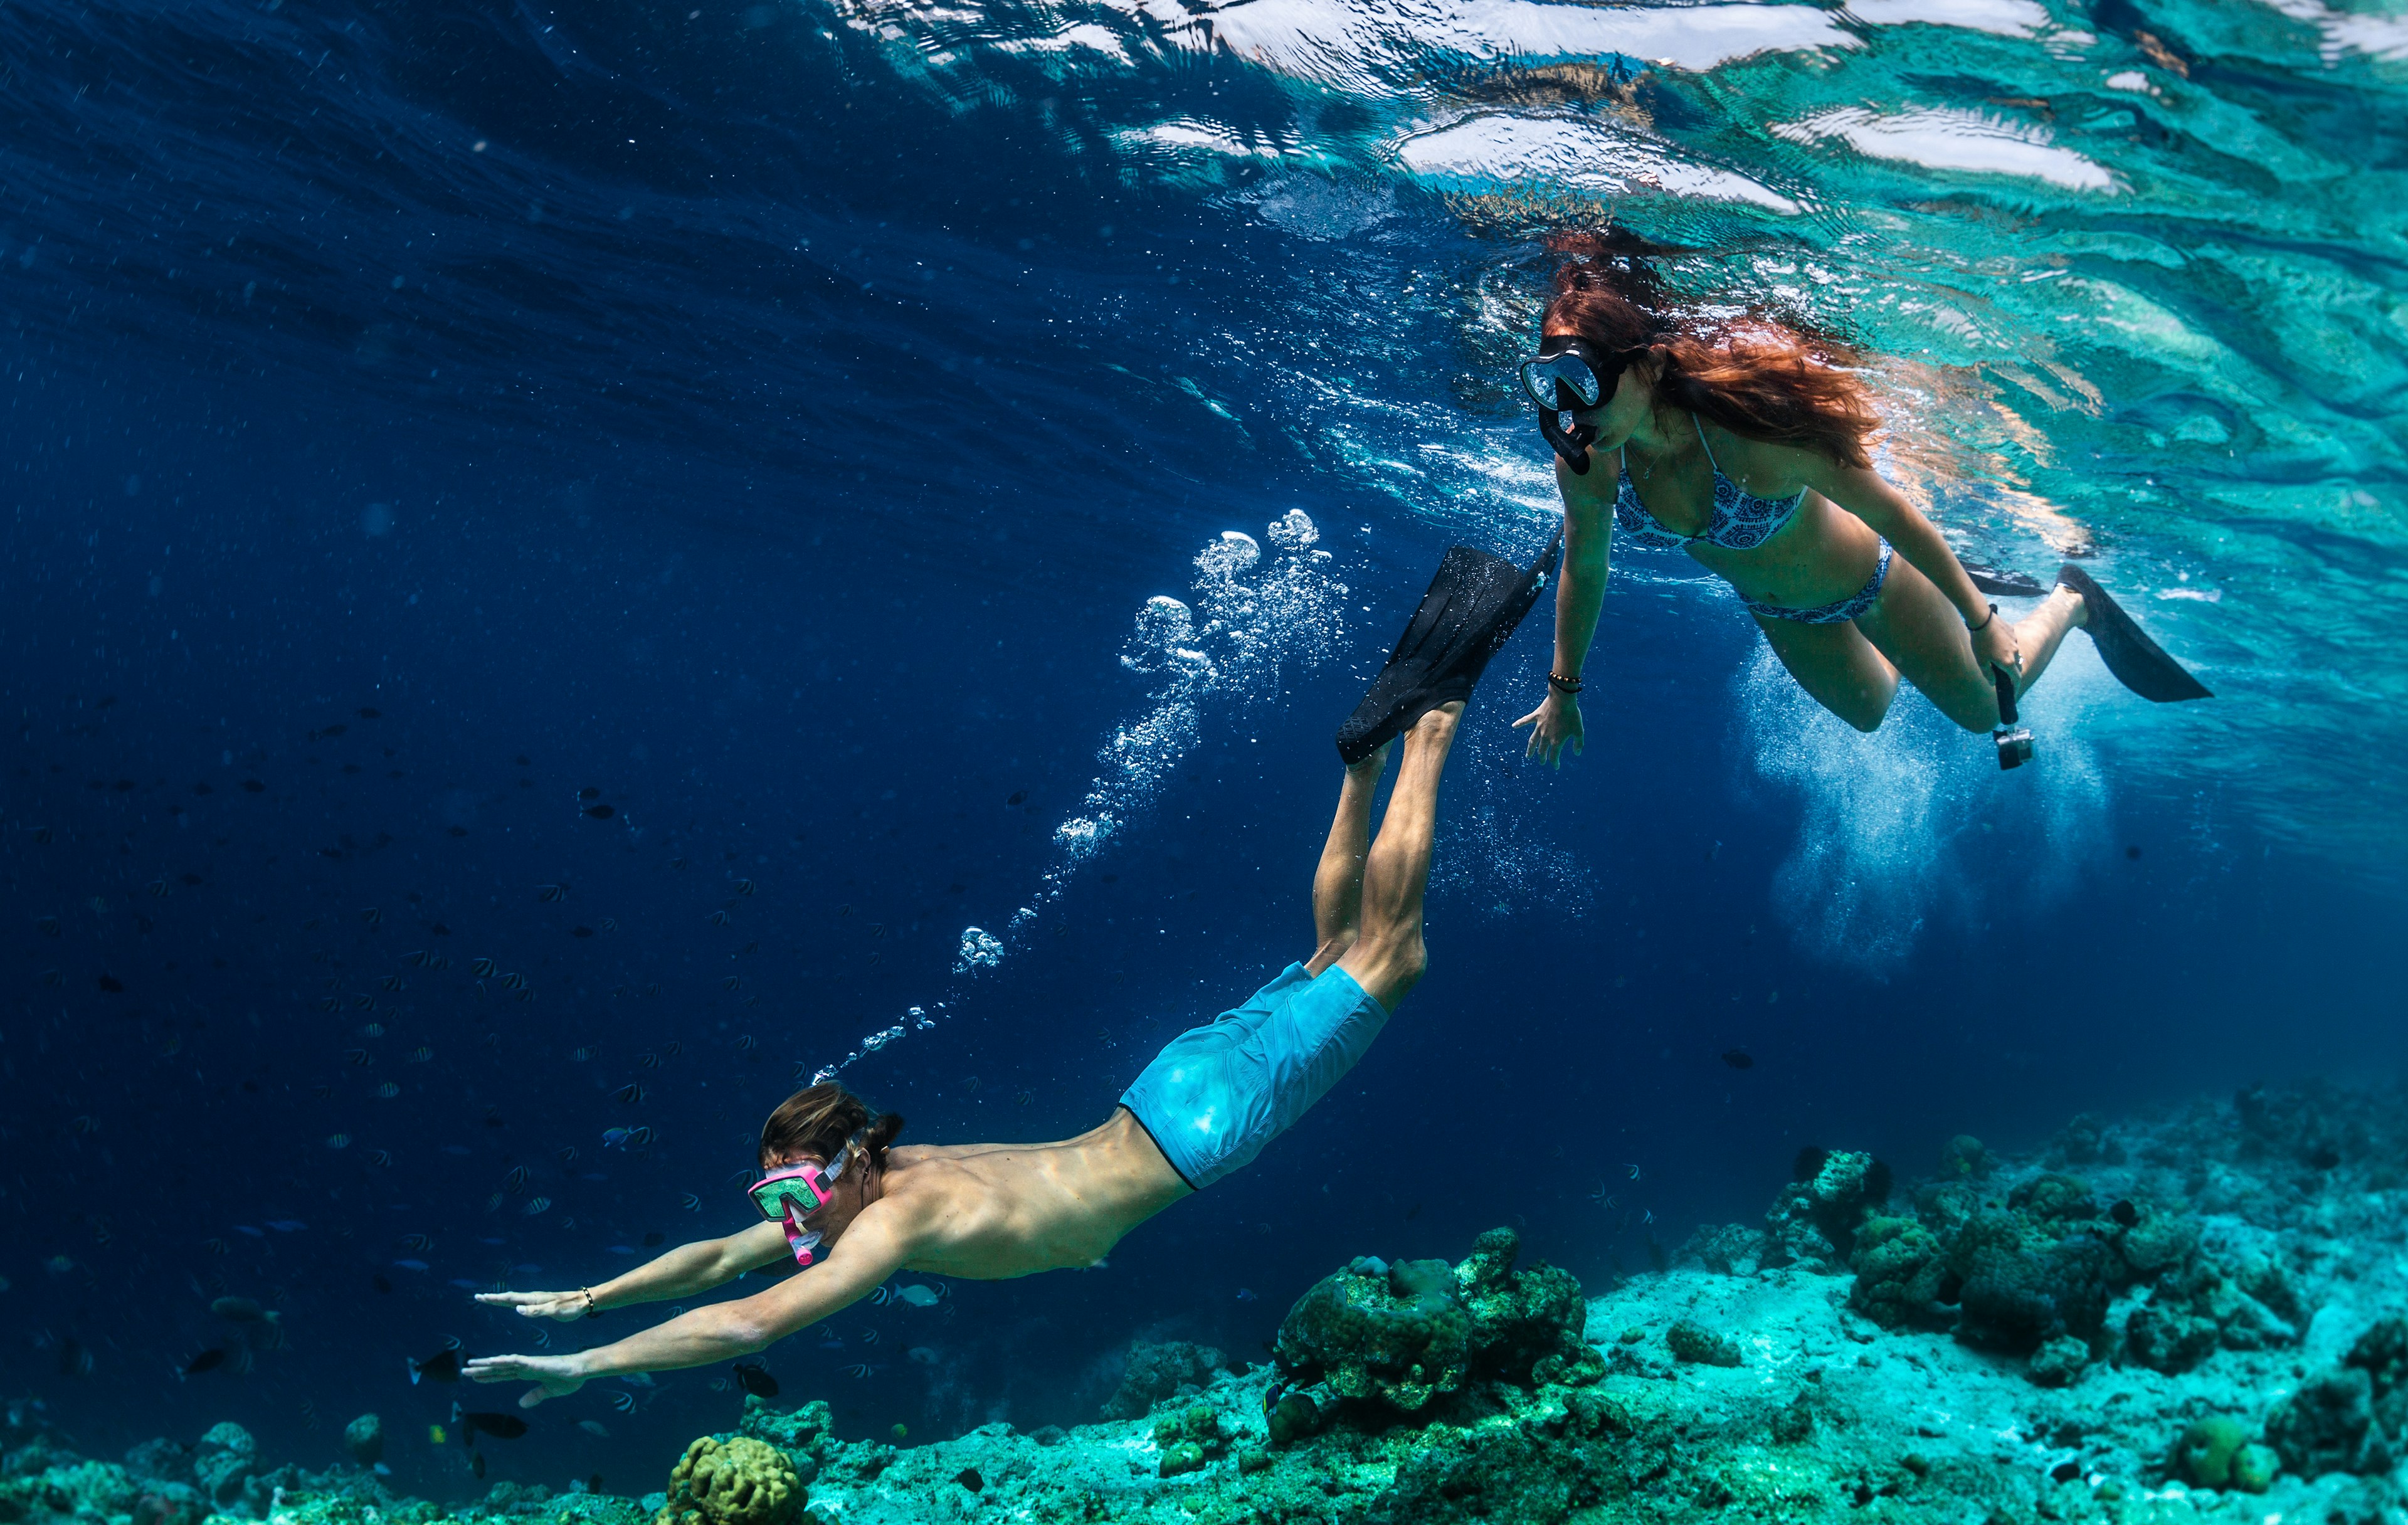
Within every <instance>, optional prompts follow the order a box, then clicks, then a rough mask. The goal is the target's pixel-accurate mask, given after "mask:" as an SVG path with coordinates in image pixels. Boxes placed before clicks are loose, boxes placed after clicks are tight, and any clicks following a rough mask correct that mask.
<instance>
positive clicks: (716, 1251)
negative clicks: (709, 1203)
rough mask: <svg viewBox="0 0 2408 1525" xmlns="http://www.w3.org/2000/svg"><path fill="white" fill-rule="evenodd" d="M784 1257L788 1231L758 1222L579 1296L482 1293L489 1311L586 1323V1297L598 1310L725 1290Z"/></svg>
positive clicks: (648, 1263) (683, 1248)
mask: <svg viewBox="0 0 2408 1525" xmlns="http://www.w3.org/2000/svg"><path fill="white" fill-rule="evenodd" d="M785 1254H786V1230H784V1229H783V1228H782V1227H781V1226H780V1225H778V1224H775V1223H756V1224H754V1225H753V1227H751V1228H750V1229H744V1230H738V1232H736V1233H732V1234H729V1235H728V1236H727V1237H726V1238H724V1239H697V1240H695V1242H694V1243H693V1244H680V1245H679V1246H678V1247H677V1248H675V1249H673V1250H671V1251H669V1252H668V1253H667V1254H666V1255H662V1256H657V1257H655V1258H653V1259H650V1260H647V1261H645V1262H644V1263H643V1264H642V1265H639V1266H638V1267H637V1268H636V1269H635V1270H633V1271H630V1272H628V1273H625V1274H624V1275H619V1276H613V1277H611V1278H610V1279H609V1281H606V1282H598V1283H596V1284H595V1285H594V1286H593V1287H591V1288H583V1289H581V1290H579V1291H575V1292H480V1293H478V1294H477V1301H478V1302H482V1303H484V1304H486V1305H487V1306H488V1307H497V1308H516V1309H517V1310H518V1311H519V1313H520V1314H521V1315H522V1316H525V1317H528V1318H558V1319H562V1320H564V1321H566V1320H568V1319H573V1318H582V1317H584V1316H586V1314H587V1312H588V1307H587V1303H586V1301H585V1298H586V1293H587V1292H591V1293H592V1294H593V1297H594V1302H593V1304H592V1307H593V1308H594V1309H595V1310H599V1309H606V1308H624V1307H626V1306H628V1305H629V1304H631V1303H636V1302H668V1301H669V1300H670V1299H672V1298H681V1297H692V1296H693V1295H694V1294H695V1293H696V1292H708V1291H710V1289H711V1288H714V1287H724V1286H725V1285H726V1284H728V1283H729V1282H732V1281H734V1280H735V1279H736V1278H737V1277H738V1276H741V1275H742V1274H744V1273H746V1272H748V1271H752V1270H755V1269H757V1268H759V1267H761V1266H766V1265H776V1264H777V1263H778V1261H779V1260H780V1259H782V1258H783V1257H784V1256H785Z"/></svg>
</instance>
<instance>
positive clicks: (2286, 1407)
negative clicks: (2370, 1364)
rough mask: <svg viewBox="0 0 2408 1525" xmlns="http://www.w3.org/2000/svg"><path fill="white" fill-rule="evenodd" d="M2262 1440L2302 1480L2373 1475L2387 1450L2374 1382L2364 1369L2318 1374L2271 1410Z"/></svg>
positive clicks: (2386, 1456) (2383, 1462)
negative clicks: (2377, 1416) (2340, 1474)
mask: <svg viewBox="0 0 2408 1525" xmlns="http://www.w3.org/2000/svg"><path fill="white" fill-rule="evenodd" d="M2266 1441H2267V1444H2269V1445H2271V1446H2273V1448H2274V1452H2275V1454H2276V1455H2277V1456H2279V1457H2281V1458H2282V1459H2283V1465H2284V1466H2285V1467H2286V1468H2288V1469H2290V1470H2291V1471H2292V1472H2296V1473H2298V1474H2300V1475H2301V1476H2304V1477H2318V1476H2322V1475H2324V1474H2326V1473H2329V1472H2355V1473H2376V1472H2382V1471H2385V1470H2386V1469H2387V1468H2388V1467H2389V1466H2390V1464H2391V1460H2390V1450H2389V1448H2388V1447H2387V1446H2386V1445H2385V1444H2384V1437H2383V1432H2382V1431H2380V1430H2377V1429H2376V1428H2375V1425H2374V1382H2373V1379H2372V1377H2371V1376H2370V1375H2369V1374H2367V1373H2366V1372H2365V1371H2364V1370H2363V1369H2362V1368H2358V1367H2343V1368H2340V1369H2338V1370H2335V1371H2329V1372H2324V1373H2320V1374H2317V1375H2315V1376H2313V1377H2310V1378H2309V1379H2308V1380H2307V1381H2305V1382H2302V1383H2301V1384H2300V1388H2299V1390H2298V1391H2296V1392H2294V1393H2292V1394H2291V1396H2289V1397H2288V1398H2286V1399H2284V1400H2283V1401H2282V1402H2281V1403H2277V1404H2275V1405H2274V1410H2273V1412H2272V1414H2269V1415H2268V1416H2267V1417H2266Z"/></svg>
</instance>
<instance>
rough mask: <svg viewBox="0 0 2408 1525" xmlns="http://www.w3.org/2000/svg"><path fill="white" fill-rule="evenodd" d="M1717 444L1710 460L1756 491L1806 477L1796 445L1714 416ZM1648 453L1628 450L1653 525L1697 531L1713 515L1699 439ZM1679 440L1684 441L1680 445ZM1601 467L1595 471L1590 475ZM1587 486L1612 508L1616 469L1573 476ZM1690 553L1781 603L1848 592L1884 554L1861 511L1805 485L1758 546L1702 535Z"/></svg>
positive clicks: (1748, 593) (1773, 492)
mask: <svg viewBox="0 0 2408 1525" xmlns="http://www.w3.org/2000/svg"><path fill="white" fill-rule="evenodd" d="M1705 427H1706V429H1707V430H1708V431H1710V432H1709V435H1708V438H1709V439H1711V440H1712V442H1713V460H1714V462H1715V463H1718V464H1719V465H1720V466H1721V467H1722V470H1723V474H1724V475H1725V476H1727V477H1728V478H1730V479H1731V481H1732V482H1735V483H1737V484H1738V486H1739V488H1740V490H1741V491H1742V492H1745V493H1752V494H1754V495H1756V496H1758V497H1770V498H1783V497H1787V496H1790V495H1792V494H1794V493H1796V492H1797V491H1798V490H1799V488H1800V487H1801V486H1803V485H1804V484H1803V483H1802V482H1799V480H1798V477H1797V473H1796V472H1795V471H1794V470H1793V469H1786V468H1789V467H1790V466H1791V465H1792V463H1791V462H1790V461H1788V460H1786V459H1785V457H1787V456H1790V455H1792V454H1793V452H1790V451H1786V450H1784V449H1783V448H1782V447H1780V446H1777V445H1766V444H1763V443H1761V442H1760V441H1757V440H1754V439H1746V438H1744V437H1742V436H1740V435H1736V434H1732V433H1731V432H1730V431H1728V430H1727V429H1725V428H1723V427H1721V426H1720V425H1718V424H1705ZM1670 438H1671V439H1673V440H1674V441H1676V442H1678V443H1676V446H1675V448H1674V449H1673V450H1671V451H1670V452H1669V453H1666V454H1664V455H1659V456H1657V457H1656V458H1655V459H1653V460H1651V459H1649V458H1647V457H1645V456H1642V455H1641V453H1639V452H1638V451H1636V450H1631V451H1627V452H1625V454H1626V456H1627V468H1628V469H1629V472H1630V483H1631V485H1632V486H1633V487H1634V488H1636V489H1637V490H1638V493H1639V501H1640V502H1641V504H1643V505H1644V506H1645V507H1646V509H1647V511H1648V512H1649V513H1651V514H1653V515H1655V516H1656V522H1657V523H1658V524H1661V525H1663V526H1664V527H1665V528H1667V529H1670V530H1672V531H1673V532H1675V533H1676V534H1682V535H1696V534H1700V533H1702V532H1703V531H1704V530H1705V528H1706V526H1707V525H1709V524H1710V523H1712V522H1713V493H1714V479H1713V465H1710V464H1709V463H1708V461H1707V458H1706V453H1705V451H1704V450H1703V449H1702V448H1700V447H1699V444H1698V442H1697V440H1696V439H1695V438H1694V437H1693V438H1691V439H1687V440H1685V441H1682V440H1681V437H1680V435H1679V434H1678V433H1673V434H1671V436H1670ZM1683 444H1684V445H1685V448H1680V447H1681V445H1683ZM1596 475H1598V474H1597V473H1592V476H1593V477H1594V476H1596ZM1570 480H1571V481H1572V482H1575V483H1578V484H1579V486H1581V487H1584V488H1586V489H1587V490H1588V491H1590V492H1597V493H1601V494H1602V495H1603V496H1604V499H1605V503H1606V506H1607V507H1608V508H1609V509H1610V508H1611V506H1612V502H1613V494H1614V493H1615V492H1616V491H1617V490H1618V487H1619V475H1618V473H1617V474H1616V475H1615V476H1613V477H1608V478H1606V479H1605V480H1604V481H1602V482H1595V483H1592V482H1590V481H1587V480H1584V479H1582V478H1578V477H1574V478H1571V479H1570ZM1687 549H1688V552H1689V554H1690V556H1691V557H1692V558H1693V559H1694V560H1696V561H1697V562H1698V564H1699V565H1700V566H1702V567H1704V568H1706V569H1707V570H1708V571H1711V572H1713V573H1714V574H1715V575H1716V576H1718V577H1721V578H1722V579H1723V580H1724V581H1726V582H1727V583H1730V585H1731V586H1732V587H1733V588H1736V589H1737V590H1738V591H1739V594H1740V596H1741V597H1744V598H1753V599H1756V600H1757V601H1758V602H1761V603H1769V604H1779V605H1781V606H1782V607H1784V608H1786V609H1812V608H1814V607H1815V606H1817V605H1821V604H1828V603H1831V602H1833V601H1835V600H1837V599H1841V598H1844V597H1847V596H1848V595H1850V594H1852V593H1854V592H1856V590H1857V589H1858V588H1860V587H1862V586H1863V585H1864V583H1865V580H1866V579H1867V578H1869V577H1871V575H1872V570H1873V564H1874V562H1875V561H1876V559H1878V557H1879V556H1880V554H1881V538H1880V537H1879V536H1878V535H1876V534H1874V533H1873V530H1872V527H1871V525H1867V524H1866V523H1865V522H1864V521H1863V520H1862V519H1859V518H1857V517H1856V515H1855V514H1853V513H1850V512H1848V511H1846V510H1845V509H1842V508H1841V507H1840V506H1839V505H1838V504H1836V503H1833V502H1832V501H1831V500H1830V499H1829V498H1828V497H1825V496H1823V495H1822V494H1820V493H1817V492H1814V491H1812V490H1811V489H1810V490H1808V492H1807V493H1806V501H1805V502H1803V503H1801V504H1799V507H1798V511H1797V513H1796V514H1795V515H1793V516H1792V517H1791V519H1790V521H1789V522H1788V523H1787V524H1785V525H1782V526H1781V529H1780V532H1779V533H1777V534H1775V535H1774V536H1773V537H1772V538H1771V539H1770V540H1767V541H1765V542H1764V543H1763V544H1762V545H1758V546H1754V547H1751V548H1749V549H1747V550H1743V551H1735V550H1731V549H1728V548H1727V547H1724V546H1719V545H1714V544H1713V543H1711V542H1709V541H1706V540H1692V541H1690V542H1689V544H1688V547H1687Z"/></svg>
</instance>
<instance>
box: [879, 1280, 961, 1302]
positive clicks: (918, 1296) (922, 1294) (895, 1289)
mask: <svg viewBox="0 0 2408 1525" xmlns="http://www.w3.org/2000/svg"><path fill="white" fill-rule="evenodd" d="M944 1296H945V1294H944V1292H943V1291H941V1290H939V1288H935V1287H930V1286H927V1285H925V1284H924V1283H920V1282H913V1283H911V1284H910V1285H909V1286H896V1285H895V1284H893V1283H891V1282H890V1283H889V1284H887V1285H886V1286H884V1287H882V1288H879V1289H878V1290H877V1291H875V1292H872V1293H870V1294H869V1301H870V1302H873V1303H875V1304H877V1305H879V1306H881V1307H883V1306H884V1305H886V1304H887V1303H890V1302H901V1303H905V1304H908V1305H909V1306H910V1307H914V1308H933V1307H935V1306H936V1305H937V1304H938V1303H939V1302H942V1301H943V1300H944Z"/></svg>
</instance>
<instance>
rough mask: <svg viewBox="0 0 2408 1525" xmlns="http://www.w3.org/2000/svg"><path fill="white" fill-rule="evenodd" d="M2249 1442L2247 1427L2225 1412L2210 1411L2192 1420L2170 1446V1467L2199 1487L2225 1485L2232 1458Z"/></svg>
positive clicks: (2227, 1480)
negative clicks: (2212, 1412)
mask: <svg viewBox="0 0 2408 1525" xmlns="http://www.w3.org/2000/svg"><path fill="white" fill-rule="evenodd" d="M2248 1444H2249V1431H2248V1428H2247V1427H2246V1426H2244V1425H2243V1423H2242V1422H2241V1421H2240V1420H2239V1419H2236V1418H2234V1417H2231V1416H2230V1415H2229V1414H2211V1415H2209V1416H2208V1417H2206V1418H2203V1419H2199V1420H2195V1421H2193V1423H2192V1424H2191V1427H2190V1428H2189V1429H2187V1430H2186V1431H2183V1435H2182V1440H2181V1441H2180V1442H2179V1443H2178V1444H2176V1446H2174V1468H2175V1470H2176V1471H2177V1472H2179V1473H2180V1474H2181V1475H2183V1477H2185V1478H2186V1479H2187V1480H2188V1481H2190V1482H2192V1483H2196V1484H2197V1485H2199V1486H2200V1487H2201V1488H2218V1489H2220V1488H2225V1487H2228V1486H2229V1484H2230V1483H2231V1481H2232V1459H2233V1457H2234V1456H2236V1455H2237V1454H2239V1452H2240V1450H2241V1447H2243V1446H2246V1445H2248Z"/></svg>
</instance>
